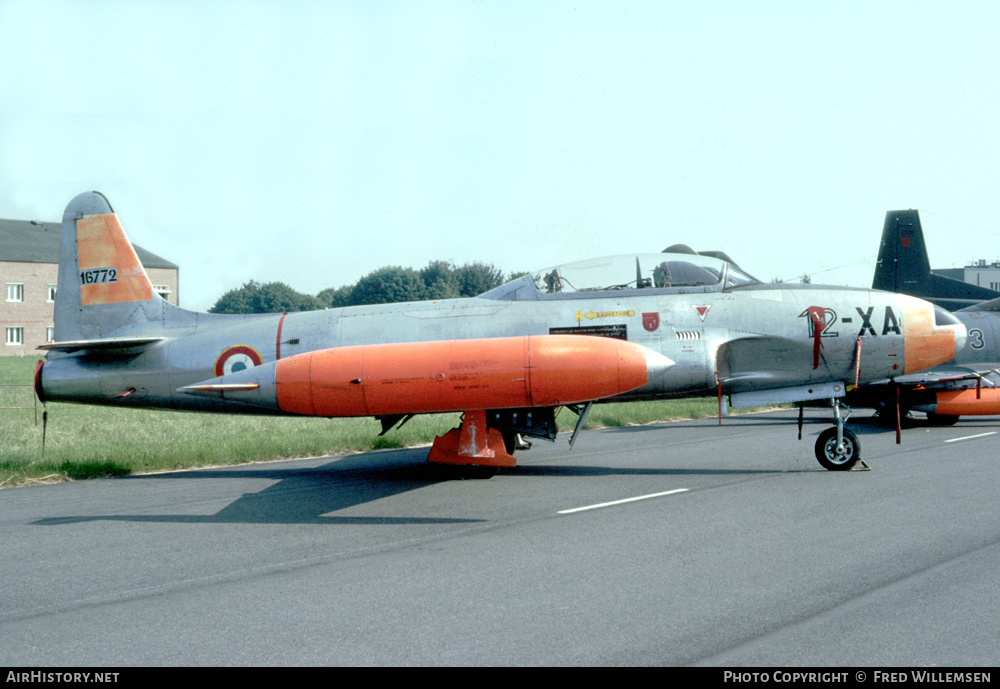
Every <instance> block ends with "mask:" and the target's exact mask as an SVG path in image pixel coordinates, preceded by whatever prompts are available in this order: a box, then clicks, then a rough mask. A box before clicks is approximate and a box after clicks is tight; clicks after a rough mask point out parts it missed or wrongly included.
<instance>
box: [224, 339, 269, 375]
mask: <svg viewBox="0 0 1000 689" xmlns="http://www.w3.org/2000/svg"><path fill="white" fill-rule="evenodd" d="M263 362H264V360H263V359H262V358H261V356H260V352H258V351H257V350H256V349H254V348H253V347H250V346H247V345H236V346H235V347H229V348H227V349H226V350H225V351H224V352H222V354H220V355H219V358H218V359H216V360H215V375H216V377H218V376H224V375H227V374H229V373H236V372H237V371H243V370H245V369H248V368H253V367H254V366H260V365H261V364H262V363H263Z"/></svg>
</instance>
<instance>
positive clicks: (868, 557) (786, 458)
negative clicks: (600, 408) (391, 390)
mask: <svg viewBox="0 0 1000 689" xmlns="http://www.w3.org/2000/svg"><path fill="white" fill-rule="evenodd" d="M865 416H866V414H864V413H858V414H855V417H854V418H852V420H851V422H850V424H849V426H850V427H851V428H852V430H854V431H855V432H857V433H858V434H859V437H860V439H861V443H862V456H863V457H864V459H865V461H866V462H867V463H868V464H869V465H870V466H871V471H852V472H828V471H825V470H823V469H822V468H821V467H820V466H819V464H818V463H817V462H816V460H815V458H814V456H813V442H814V440H815V437H816V435H817V434H818V433H819V432H820V431H821V430H823V429H824V428H826V423H819V421H820V420H822V421H824V422H825V421H826V419H827V418H828V417H829V414H828V413H822V412H815V413H812V414H810V418H811V420H814V421H815V422H816V423H810V424H807V425H806V428H805V434H804V438H803V440H802V441H798V440H797V439H796V428H795V414H794V413H793V412H778V413H769V414H762V415H754V416H743V417H728V418H726V419H723V425H722V427H721V428H720V427H718V426H717V425H716V424H717V422H716V420H714V419H706V420H699V421H687V422H678V423H673V424H663V425H656V426H647V427H640V428H622V429H608V430H603V431H589V432H585V433H583V434H582V435H581V436H580V437H579V438H578V439H577V442H576V446H575V449H573V450H572V451H571V450H570V449H569V447H568V442H567V441H568V436H560V438H559V440H558V441H557V442H556V443H554V444H552V443H546V442H542V441H539V442H536V443H535V445H534V447H533V448H532V449H531V450H530V451H528V452H524V453H518V455H517V457H518V466H516V467H515V468H513V469H509V470H504V471H502V472H501V473H500V474H499V475H497V476H496V477H494V478H492V479H489V480H468V481H462V480H448V479H447V477H446V476H444V475H442V473H441V472H440V471H439V470H438V469H437V468H435V467H433V466H429V465H427V464H426V463H425V462H424V458H425V456H426V449H418V450H393V451H380V452H371V453H366V454H362V455H354V456H348V457H325V458H320V459H310V460H296V461H285V462H278V463H270V464H256V465H249V466H240V467H233V468H224V469H207V470H201V471H191V472H184V473H173V474H161V475H150V476H135V477H126V478H118V479H101V480H91V481H81V482H76V483H64V484H57V485H47V486H32V487H25V488H12V489H5V490H2V491H0V580H2V582H3V586H0V640H2V642H0V665H7V666H103V667H123V666H134V665H142V666H149V665H154V666H161V665H166V666H170V665H213V666H215V665H222V666H243V665H268V666H271V665H533V666H537V665H710V666H725V667H735V666H740V667H743V666H803V665H806V666H814V665H828V666H841V667H859V666H860V667H865V666H955V665H986V666H990V665H996V664H998V662H1000V626H998V624H997V619H1000V577H997V576H996V567H997V562H1000V502H998V496H1000V490H998V486H1000V453H998V452H997V449H996V448H997V441H998V439H1000V419H998V418H996V417H990V418H982V419H972V420H968V421H966V420H963V421H961V422H959V424H958V425H956V426H952V427H947V428H929V427H926V426H924V425H921V424H916V425H913V426H912V427H910V428H907V429H905V430H904V433H903V442H902V445H899V446H897V445H896V444H895V434H894V432H893V431H892V430H886V429H884V428H882V427H880V426H878V425H877V424H875V423H874V422H873V421H871V420H868V419H866V418H864V417H865Z"/></svg>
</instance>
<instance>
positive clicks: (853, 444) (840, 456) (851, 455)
mask: <svg viewBox="0 0 1000 689" xmlns="http://www.w3.org/2000/svg"><path fill="white" fill-rule="evenodd" d="M830 406H832V407H833V418H834V423H835V424H836V426H834V427H833V428H827V429H826V430H825V431H823V432H822V433H820V434H819V438H817V439H816V459H818V460H819V463H820V465H821V466H822V467H823V468H824V469H827V470H828V471H850V470H851V469H853V468H854V465H856V464H857V463H858V462H861V465H862V466H863V467H864V468H865V469H868V468H869V467H868V465H867V464H865V463H864V461H862V459H861V443H860V442H859V441H858V436H856V435H855V434H854V433H853V432H851V431H849V430H847V429H846V428H844V422H846V421H847V419H848V418H850V416H851V410H850V408H849V407H847V406H846V405H844V404H842V403H841V402H840V400H838V399H832V400H830ZM841 408H843V409H844V410H845V411H846V412H847V413H846V414H845V415H843V416H841V413H840V410H841ZM799 439H800V440H801V439H802V407H801V406H800V407H799Z"/></svg>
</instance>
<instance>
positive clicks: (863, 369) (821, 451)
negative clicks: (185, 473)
mask: <svg viewBox="0 0 1000 689" xmlns="http://www.w3.org/2000/svg"><path fill="white" fill-rule="evenodd" d="M61 242H62V243H61V253H60V266H59V278H58V290H57V296H56V303H55V337H56V342H54V343H52V344H49V345H46V346H45V348H46V349H47V350H48V352H47V355H46V359H45V361H44V362H39V364H38V366H37V367H36V372H35V387H36V391H37V393H38V396H39V399H41V400H42V401H43V402H44V401H61V402H79V403H88V404H105V405H114V406H121V407H152V408H160V409H175V410H191V411H204V412H224V413H241V414H272V415H306V416H321V417H360V416H373V417H376V418H377V419H379V420H380V421H381V423H382V429H383V433H384V432H387V431H389V430H390V429H391V428H393V427H394V426H395V425H396V424H399V423H402V422H405V421H406V420H407V419H409V418H410V417H411V416H413V415H415V414H425V413H435V412H463V413H464V414H463V417H462V422H461V425H460V426H459V427H458V428H456V429H454V430H452V431H450V432H449V433H447V434H446V435H444V436H441V437H439V438H437V439H436V440H435V442H434V444H433V447H432V448H431V450H430V453H429V456H428V460H429V461H431V462H436V463H439V464H443V465H450V466H452V467H455V468H456V469H463V470H468V471H471V472H473V475H479V476H488V475H491V474H492V473H495V472H496V470H497V468H499V467H503V466H512V465H513V464H514V462H515V460H514V457H513V452H514V451H515V449H517V445H518V439H519V436H526V437H529V438H544V439H548V440H554V439H555V437H556V425H555V410H556V408H557V407H560V406H565V407H568V408H570V409H571V410H573V411H574V412H576V413H577V414H578V416H579V419H578V422H577V427H576V430H575V431H574V433H573V435H572V437H571V438H570V444H571V445H572V443H573V441H574V440H575V438H576V435H577V432H578V431H579V430H580V427H581V426H582V422H583V420H584V418H585V417H586V414H587V412H588V411H589V410H590V408H591V405H592V404H593V403H594V402H615V401H624V400H649V399H662V398H668V397H689V396H697V395H701V396H713V397H715V396H717V397H718V399H719V406H720V415H721V413H722V407H723V402H724V397H728V400H729V404H730V405H731V406H733V407H744V406H751V405H759V404H770V403H792V402H794V403H802V404H806V403H808V404H827V405H830V407H831V408H832V411H833V421H834V423H835V426H834V427H833V428H829V429H826V430H825V431H824V432H823V433H821V434H820V436H819V439H818V440H817V443H816V456H817V459H818V460H819V462H820V463H821V464H822V466H824V467H825V468H827V469H830V470H846V469H850V468H851V467H852V466H854V464H855V463H856V462H857V461H858V460H859V459H860V444H859V442H858V439H857V437H856V436H855V435H854V434H853V433H851V432H850V430H848V429H846V428H845V427H844V420H845V417H844V416H843V415H842V414H841V410H842V400H843V398H844V396H845V394H846V393H847V390H848V388H849V387H851V386H856V385H859V384H864V383H868V382H872V381H878V380H883V379H886V378H895V377H897V376H903V375H906V374H912V373H916V372H918V371H921V370H923V369H926V368H929V367H932V366H935V365H937V364H940V363H942V362H944V361H947V360H948V359H951V358H952V357H953V356H954V355H955V352H956V351H957V350H958V349H960V348H961V347H962V345H963V343H964V340H965V329H964V327H963V326H962V325H961V323H958V322H956V321H955V320H954V319H952V318H947V317H945V316H947V314H946V312H944V311H943V310H942V309H940V308H937V309H935V307H934V306H933V305H931V304H929V303H928V302H926V301H923V300H920V299H917V298H914V297H910V296H905V295H900V294H893V293H889V292H882V291H875V290H868V289H857V288H836V287H817V286H813V285H784V284H764V283H761V282H759V281H758V280H756V279H754V278H753V277H751V276H750V275H749V274H747V273H745V272H744V271H742V270H741V269H739V268H738V267H737V266H736V265H734V264H733V263H731V262H730V261H728V260H726V258H725V254H721V253H719V252H706V253H705V254H699V253H697V252H695V251H693V250H691V249H689V248H687V247H683V246H681V247H671V251H670V252H669V253H658V254H656V253H653V254H639V255H636V254H629V255H626V256H613V257H609V258H601V259H595V260H588V261H580V262H575V263H567V264H563V265H558V266H553V267H550V268H546V269H543V270H540V271H538V272H536V273H534V274H530V275H526V276H524V277H522V278H519V279H517V280H514V281H512V282H509V283H507V284H505V285H502V286H500V287H498V288H496V289H493V290H491V291H489V292H486V293H484V294H482V295H480V296H478V297H473V298H464V299H448V300H439V301H426V302H410V303H403V304H382V305H372V306H356V307H347V308H335V309H329V310H325V311H311V312H298V313H279V314H263V315H245V316H244V315H221V314H211V313H195V312H191V311H187V310H184V309H182V308H179V307H176V306H173V305H171V304H169V303H168V302H166V301H164V300H163V299H161V298H160V297H159V296H158V295H157V294H156V293H155V292H154V291H153V290H152V286H151V284H150V282H149V279H148V278H147V276H146V274H145V271H144V270H143V267H142V265H141V263H140V262H139V260H138V258H137V257H136V255H135V252H134V251H133V250H132V247H131V244H130V243H129V241H128V238H127V237H126V235H125V232H124V230H123V229H122V226H121V224H120V223H119V220H118V218H117V216H116V215H115V213H114V211H113V209H112V208H111V206H110V204H109V203H108V201H107V200H106V199H105V198H104V196H102V195H101V194H99V193H97V192H92V193H84V194H81V195H79V196H77V197H76V198H74V199H73V200H72V201H71V202H70V203H69V205H68V206H67V208H66V212H65V214H64V216H63V224H62V240H61Z"/></svg>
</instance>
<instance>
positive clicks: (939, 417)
mask: <svg viewBox="0 0 1000 689" xmlns="http://www.w3.org/2000/svg"><path fill="white" fill-rule="evenodd" d="M927 423H929V424H930V425H932V426H954V425H955V424H956V423H958V417H957V416H951V415H949V414H935V413H933V412H927Z"/></svg>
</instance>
